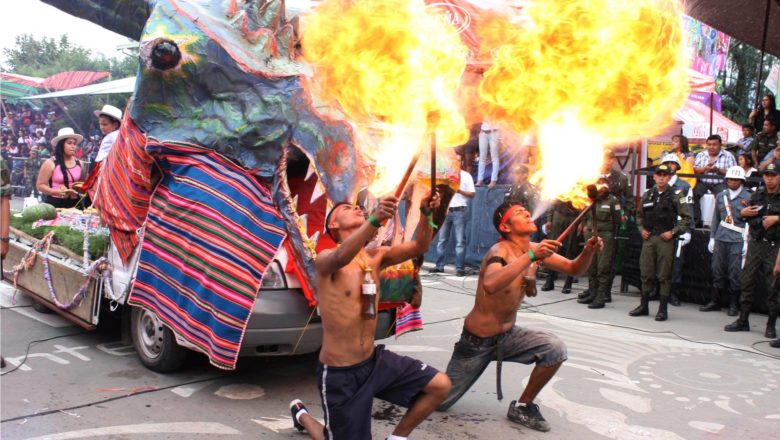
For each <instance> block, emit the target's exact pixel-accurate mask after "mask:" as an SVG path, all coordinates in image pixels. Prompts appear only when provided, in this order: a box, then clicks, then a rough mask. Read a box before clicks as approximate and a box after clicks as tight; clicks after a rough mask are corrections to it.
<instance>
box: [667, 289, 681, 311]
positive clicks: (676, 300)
mask: <svg viewBox="0 0 780 440" xmlns="http://www.w3.org/2000/svg"><path fill="white" fill-rule="evenodd" d="M679 290H680V285H679V284H672V292H671V294H670V295H669V300H668V301H667V303H668V304H671V305H673V306H675V307H680V295H679V294H678V292H679Z"/></svg>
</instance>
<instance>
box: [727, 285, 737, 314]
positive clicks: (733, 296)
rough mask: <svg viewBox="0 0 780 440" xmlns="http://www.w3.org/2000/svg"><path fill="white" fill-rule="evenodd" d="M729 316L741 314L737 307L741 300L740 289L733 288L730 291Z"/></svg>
mask: <svg viewBox="0 0 780 440" xmlns="http://www.w3.org/2000/svg"><path fill="white" fill-rule="evenodd" d="M729 294H730V296H729V311H728V313H727V314H728V315H729V316H737V315H738V314H739V309H738V308H737V303H738V302H739V291H738V290H736V291H735V290H732V291H731V292H729Z"/></svg>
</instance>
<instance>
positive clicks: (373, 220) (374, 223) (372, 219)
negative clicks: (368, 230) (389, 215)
mask: <svg viewBox="0 0 780 440" xmlns="http://www.w3.org/2000/svg"><path fill="white" fill-rule="evenodd" d="M368 222H369V223H370V224H371V226H373V227H375V228H377V229H379V228H380V227H382V223H379V220H377V219H376V217H374V215H373V214H372V215H369V216H368Z"/></svg>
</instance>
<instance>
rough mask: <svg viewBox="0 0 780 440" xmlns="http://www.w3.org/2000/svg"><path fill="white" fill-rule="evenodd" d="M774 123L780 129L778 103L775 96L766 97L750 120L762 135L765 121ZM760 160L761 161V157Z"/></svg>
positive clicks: (751, 114) (749, 117) (762, 99)
mask: <svg viewBox="0 0 780 440" xmlns="http://www.w3.org/2000/svg"><path fill="white" fill-rule="evenodd" d="M766 119H769V120H772V121H774V123H775V127H780V110H777V103H776V101H775V96H774V95H764V97H763V98H761V105H760V106H759V108H757V109H755V110H753V111H752V112H751V113H750V116H748V120H749V121H750V123H751V124H753V127H755V129H756V133H761V130H763V129H764V120H766ZM758 160H761V158H760V157H759V158H758Z"/></svg>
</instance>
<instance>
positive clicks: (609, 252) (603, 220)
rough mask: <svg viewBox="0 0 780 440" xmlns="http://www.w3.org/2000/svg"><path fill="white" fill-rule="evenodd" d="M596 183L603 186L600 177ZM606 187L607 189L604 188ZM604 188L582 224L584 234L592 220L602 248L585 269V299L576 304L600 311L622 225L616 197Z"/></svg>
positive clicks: (605, 296) (604, 178) (602, 179)
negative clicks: (602, 244) (587, 219)
mask: <svg viewBox="0 0 780 440" xmlns="http://www.w3.org/2000/svg"><path fill="white" fill-rule="evenodd" d="M598 183H599V184H604V185H605V186H606V184H607V179H606V177H602V178H601V179H599V181H598ZM607 188H608V187H607ZM607 188H605V190H604V192H605V194H604V195H603V196H601V197H599V198H598V199H597V200H595V201H594V202H593V203H594V204H595V208H593V210H592V211H591V212H590V214H589V216H588V217H589V219H590V222H589V223H588V224H586V229H587V232H586V234H588V233H593V226H594V224H593V218H594V217H595V219H596V220H595V227H596V231H597V235H599V236H600V237H601V239H602V240H603V242H604V248H603V249H602V250H601V252H599V253H598V254H597V255H596V256H595V257H594V258H593V262H592V263H591V264H590V269H589V270H588V290H586V292H589V294H588V296H587V297H585V298H580V299H578V300H577V302H578V303H580V304H588V308H589V309H603V308H604V303H605V302H606V299H607V295H608V294H609V289H610V288H611V287H612V284H610V281H611V277H612V266H613V264H612V263H613V261H614V259H615V236H616V235H617V231H618V228H619V227H620V223H621V222H622V218H621V212H620V211H621V209H620V202H619V201H618V199H617V197H615V196H614V195H612V194H610V193H609V189H607Z"/></svg>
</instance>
